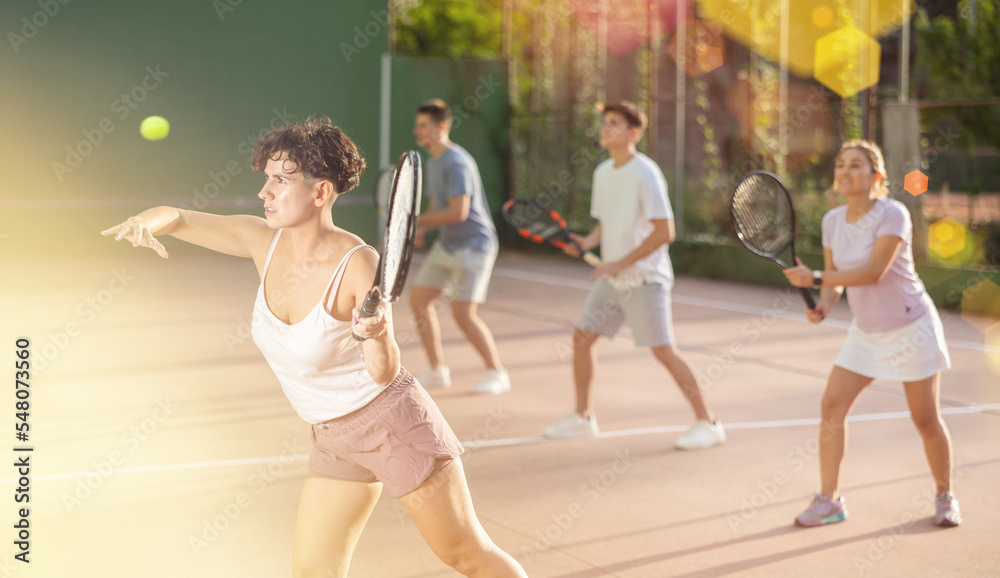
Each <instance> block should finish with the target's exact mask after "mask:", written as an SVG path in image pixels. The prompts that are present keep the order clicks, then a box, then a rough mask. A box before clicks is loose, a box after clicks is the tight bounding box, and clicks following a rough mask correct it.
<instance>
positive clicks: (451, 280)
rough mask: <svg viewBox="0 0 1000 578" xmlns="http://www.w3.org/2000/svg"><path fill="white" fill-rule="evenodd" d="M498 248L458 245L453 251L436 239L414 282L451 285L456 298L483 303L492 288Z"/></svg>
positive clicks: (437, 285)
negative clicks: (457, 248) (477, 248)
mask: <svg viewBox="0 0 1000 578" xmlns="http://www.w3.org/2000/svg"><path fill="white" fill-rule="evenodd" d="M496 258H497V254H496V252H495V251H494V252H486V251H479V250H476V249H459V250H458V251H455V252H454V253H452V252H449V251H447V250H445V248H444V247H442V246H441V243H440V242H437V241H435V242H434V246H433V247H431V250H430V252H428V253H427V257H426V258H425V259H424V262H423V264H422V265H421V266H420V271H418V272H417V277H416V279H414V280H413V284H414V285H420V286H422V287H434V288H437V289H449V288H450V289H451V298H452V300H453V301H459V302H463V303H483V302H484V301H486V291H487V290H488V289H489V288H490V276H491V275H492V274H493V262H494V261H496Z"/></svg>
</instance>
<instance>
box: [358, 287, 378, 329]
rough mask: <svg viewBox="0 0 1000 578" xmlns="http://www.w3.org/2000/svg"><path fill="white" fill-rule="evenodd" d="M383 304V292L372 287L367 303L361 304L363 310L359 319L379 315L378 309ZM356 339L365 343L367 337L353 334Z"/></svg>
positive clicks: (366, 298) (360, 311) (359, 312)
mask: <svg viewBox="0 0 1000 578" xmlns="http://www.w3.org/2000/svg"><path fill="white" fill-rule="evenodd" d="M381 302H382V292H381V291H379V289H378V287H372V289H371V291H369V292H368V296H367V297H365V302H364V303H362V304H361V309H360V310H359V311H358V317H360V318H361V319H364V318H365V317H372V316H373V315H375V314H376V313H378V307H379V305H380V304H381ZM351 335H353V336H354V339H355V340H357V341H364V340H365V339H367V338H365V337H361V336H360V335H358V334H357V333H351Z"/></svg>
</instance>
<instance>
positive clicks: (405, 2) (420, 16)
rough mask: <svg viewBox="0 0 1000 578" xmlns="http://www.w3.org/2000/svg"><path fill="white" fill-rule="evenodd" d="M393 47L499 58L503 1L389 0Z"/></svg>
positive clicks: (413, 51)
mask: <svg viewBox="0 0 1000 578" xmlns="http://www.w3.org/2000/svg"><path fill="white" fill-rule="evenodd" d="M391 1H392V2H393V3H394V6H395V10H396V50H397V51H398V52H400V53H402V54H412V55H419V56H442V57H449V58H470V57H471V58H498V57H499V56H500V47H501V41H502V40H501V37H502V33H501V29H502V26H501V19H502V17H503V10H502V4H501V2H502V0H391Z"/></svg>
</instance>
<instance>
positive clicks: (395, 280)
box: [354, 151, 422, 341]
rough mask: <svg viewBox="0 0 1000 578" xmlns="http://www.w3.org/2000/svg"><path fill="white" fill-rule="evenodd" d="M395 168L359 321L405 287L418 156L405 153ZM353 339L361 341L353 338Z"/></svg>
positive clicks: (416, 208) (416, 204) (415, 211)
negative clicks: (378, 251) (375, 262)
mask: <svg viewBox="0 0 1000 578" xmlns="http://www.w3.org/2000/svg"><path fill="white" fill-rule="evenodd" d="M396 167H397V168H396V173H395V176H393V179H392V187H391V189H390V190H389V201H388V204H387V205H386V206H387V210H386V219H385V230H384V231H383V233H382V251H381V254H380V256H379V259H378V268H377V269H376V270H375V282H374V283H373V284H372V288H371V290H370V291H369V292H368V296H367V297H365V302H364V304H362V306H361V310H360V312H359V317H362V318H364V317H371V316H373V315H375V313H376V312H377V311H378V308H379V305H381V304H382V303H391V302H393V301H395V300H396V299H398V298H399V296H400V294H402V292H403V286H404V285H405V284H406V274H407V272H408V271H409V268H410V257H412V256H413V237H414V235H415V234H416V232H417V214H418V213H419V211H420V190H421V182H422V178H421V173H420V155H418V154H417V153H416V152H415V151H406V152H405V153H403V155H402V156H401V157H399V162H398V163H397V165H396ZM379 176H380V177H381V175H379ZM354 338H355V339H357V340H358V341H364V338H363V337H358V336H357V335H356V334H355V335H354Z"/></svg>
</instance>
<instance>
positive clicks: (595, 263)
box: [580, 251, 601, 267]
mask: <svg viewBox="0 0 1000 578" xmlns="http://www.w3.org/2000/svg"><path fill="white" fill-rule="evenodd" d="M580 258H581V259H583V260H584V261H586V262H587V264H588V265H590V266H591V267H600V266H601V258H600V257H598V256H597V255H595V254H593V253H591V252H590V251H587V252H586V253H584V254H583V255H581V257H580Z"/></svg>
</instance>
